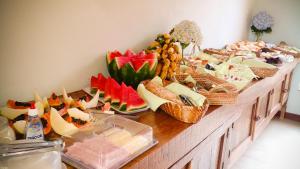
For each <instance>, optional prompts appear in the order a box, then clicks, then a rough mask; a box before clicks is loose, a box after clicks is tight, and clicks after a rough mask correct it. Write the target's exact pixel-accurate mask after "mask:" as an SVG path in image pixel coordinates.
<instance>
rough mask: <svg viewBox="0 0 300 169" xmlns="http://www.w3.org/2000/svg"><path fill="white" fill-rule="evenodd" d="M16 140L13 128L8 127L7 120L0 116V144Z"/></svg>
mask: <svg viewBox="0 0 300 169" xmlns="http://www.w3.org/2000/svg"><path fill="white" fill-rule="evenodd" d="M13 140H16V136H15V132H14V130H13V129H12V128H11V127H9V125H8V120H7V118H5V117H2V116H0V144H1V143H8V142H10V141H13Z"/></svg>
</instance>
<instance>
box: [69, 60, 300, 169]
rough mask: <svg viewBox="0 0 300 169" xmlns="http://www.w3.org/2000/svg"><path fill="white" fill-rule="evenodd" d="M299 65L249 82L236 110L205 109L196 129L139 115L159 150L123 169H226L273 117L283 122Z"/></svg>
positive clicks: (76, 94) (157, 114)
mask: <svg viewBox="0 0 300 169" xmlns="http://www.w3.org/2000/svg"><path fill="white" fill-rule="evenodd" d="M299 61H300V60H296V61H294V62H292V63H286V64H284V65H282V66H281V67H280V68H279V71H278V72H277V73H276V75H274V76H273V77H269V78H265V79H262V80H258V81H254V82H252V83H251V84H250V85H249V86H248V87H247V88H246V89H244V90H243V91H242V92H241V93H240V94H239V97H238V102H237V103H236V104H234V105H226V106H210V107H209V109H208V111H207V113H206V115H205V116H204V117H203V118H202V119H201V120H200V121H199V122H198V123H196V124H187V123H183V122H180V121H178V120H176V119H174V118H172V117H171V116H169V115H168V114H166V113H164V112H162V111H161V110H159V111H157V112H153V111H151V110H148V111H146V112H143V113H140V114H139V116H140V118H139V120H138V121H139V122H141V123H144V124H147V125H149V126H151V127H152V128H153V132H154V136H155V137H156V139H157V140H158V141H159V144H158V145H156V146H155V147H153V148H151V149H150V150H148V151H147V152H145V153H143V154H142V155H140V156H139V157H137V158H136V159H134V160H133V161H131V162H130V163H128V164H127V165H125V166H124V167H123V168H140V169H154V168H155V169H164V168H172V169H175V168H176V169H177V168H178V169H183V168H187V169H188V168H193V169H194V168H201V169H211V168H216V169H219V168H230V167H231V166H232V165H233V164H234V163H235V162H236V160H238V159H239V157H240V156H241V155H242V154H243V153H244V152H245V150H246V149H247V148H248V147H249V145H250V144H251V143H252V142H253V141H255V139H256V138H257V137H258V136H259V135H260V133H261V132H262V131H263V130H264V128H265V127H266V126H267V125H268V124H269V122H270V121H271V120H272V118H273V117H274V116H275V114H277V112H279V111H280V110H281V117H284V113H285V106H286V102H287V98H288V91H289V86H290V81H291V75H292V72H293V70H294V68H295V67H296V65H297V63H298V62H299ZM84 94H85V93H84V92H83V91H78V92H74V93H72V94H71V96H72V97H75V98H76V97H80V96H81V95H84Z"/></svg>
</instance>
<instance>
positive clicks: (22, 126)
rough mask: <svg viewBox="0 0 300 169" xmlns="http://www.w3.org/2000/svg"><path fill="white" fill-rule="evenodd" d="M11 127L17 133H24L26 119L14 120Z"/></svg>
mask: <svg viewBox="0 0 300 169" xmlns="http://www.w3.org/2000/svg"><path fill="white" fill-rule="evenodd" d="M13 127H14V129H15V130H16V131H17V132H18V133H20V134H24V133H25V127H26V121H25V120H19V121H16V122H14V124H13Z"/></svg>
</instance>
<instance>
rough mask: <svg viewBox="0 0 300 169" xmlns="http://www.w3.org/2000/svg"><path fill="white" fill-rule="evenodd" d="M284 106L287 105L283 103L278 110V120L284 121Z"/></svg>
mask: <svg viewBox="0 0 300 169" xmlns="http://www.w3.org/2000/svg"><path fill="white" fill-rule="evenodd" d="M286 105H287V103H286V102H285V103H284V104H283V105H282V107H281V110H280V120H283V119H284V115H285V112H286Z"/></svg>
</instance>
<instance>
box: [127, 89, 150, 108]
mask: <svg viewBox="0 0 300 169" xmlns="http://www.w3.org/2000/svg"><path fill="white" fill-rule="evenodd" d="M127 90H128V100H127V108H126V110H127V111H133V110H136V109H142V108H144V107H146V106H147V104H146V102H145V101H144V100H143V99H142V98H141V97H140V96H139V95H138V93H137V92H136V91H135V90H134V89H133V88H132V87H131V86H129V87H128V88H127Z"/></svg>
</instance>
